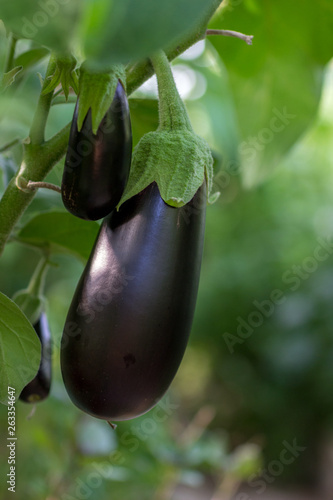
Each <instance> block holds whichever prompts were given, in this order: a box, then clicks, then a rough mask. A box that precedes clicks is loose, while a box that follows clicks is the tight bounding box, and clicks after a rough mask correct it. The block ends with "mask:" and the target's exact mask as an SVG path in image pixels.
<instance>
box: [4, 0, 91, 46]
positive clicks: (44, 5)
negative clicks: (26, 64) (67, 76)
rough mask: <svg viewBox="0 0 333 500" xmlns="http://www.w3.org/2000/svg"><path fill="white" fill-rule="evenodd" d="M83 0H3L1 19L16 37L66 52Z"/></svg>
mask: <svg viewBox="0 0 333 500" xmlns="http://www.w3.org/2000/svg"><path fill="white" fill-rule="evenodd" d="M81 10H82V0H68V1H66V2H65V1H61V2H60V1H57V0H43V1H40V0H29V1H28V2H27V1H26V0H11V1H9V2H2V4H1V19H2V20H3V21H4V23H5V26H6V27H7V28H8V29H10V30H11V31H12V32H13V33H14V34H15V35H16V36H17V37H18V38H28V39H30V40H34V41H35V42H38V43H40V44H41V45H46V46H47V47H50V48H52V49H54V50H56V51H58V52H62V51H64V52H66V51H67V50H68V48H69V47H70V45H71V44H72V41H73V39H74V37H75V32H76V27H77V26H78V23H79V20H80V16H81Z"/></svg>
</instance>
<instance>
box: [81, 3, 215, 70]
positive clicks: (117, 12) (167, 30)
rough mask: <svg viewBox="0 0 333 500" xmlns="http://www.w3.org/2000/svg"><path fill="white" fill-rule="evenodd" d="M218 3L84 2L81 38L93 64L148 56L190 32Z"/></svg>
mask: <svg viewBox="0 0 333 500" xmlns="http://www.w3.org/2000/svg"><path fill="white" fill-rule="evenodd" d="M217 3H218V2H217V1H216V0H205V1H203V0H168V1H167V2H166V1H164V2H161V1H152V0H113V1H112V2H110V0H99V1H96V2H94V3H91V2H90V1H89V0H85V9H84V18H83V21H82V23H81V38H82V40H84V49H85V53H86V56H87V57H88V58H89V59H90V61H91V64H94V65H102V66H104V65H108V64H110V63H113V62H122V63H127V62H129V61H130V60H133V59H137V58H141V57H146V56H149V55H150V54H151V53H152V52H155V51H156V50H158V49H160V48H162V47H165V46H167V45H168V44H170V43H171V42H172V41H173V40H175V39H177V38H179V37H180V36H181V35H182V34H184V32H185V33H186V32H191V30H193V28H195V27H196V25H198V24H199V25H200V21H201V19H202V18H203V16H204V15H205V14H206V12H208V11H210V9H211V7H212V6H214V5H217Z"/></svg>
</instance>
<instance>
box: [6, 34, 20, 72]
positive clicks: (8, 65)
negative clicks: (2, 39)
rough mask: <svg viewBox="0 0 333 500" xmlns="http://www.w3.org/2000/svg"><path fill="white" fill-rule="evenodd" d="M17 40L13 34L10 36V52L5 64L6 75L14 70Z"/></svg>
mask: <svg viewBox="0 0 333 500" xmlns="http://www.w3.org/2000/svg"><path fill="white" fill-rule="evenodd" d="M16 43H17V38H16V37H15V36H14V35H13V34H12V33H11V34H10V35H9V50H8V53H7V58H6V63H5V71H4V72H5V73H8V71H10V70H11V69H13V65H14V57H15V49H16Z"/></svg>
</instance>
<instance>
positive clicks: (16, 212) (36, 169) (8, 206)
mask: <svg viewBox="0 0 333 500" xmlns="http://www.w3.org/2000/svg"><path fill="white" fill-rule="evenodd" d="M69 130H70V124H68V125H67V126H66V127H65V128H63V129H62V130H61V131H60V132H58V134H56V135H55V136H54V137H53V138H52V139H50V140H49V141H48V142H46V143H44V144H42V145H37V146H36V145H32V144H27V145H25V155H24V157H25V160H24V162H23V164H22V167H21V169H20V171H19V173H18V175H17V177H14V178H13V179H12V180H11V181H10V183H9V184H8V186H7V189H6V191H5V193H4V195H3V197H2V199H1V200H0V221H1V222H0V224H1V225H0V255H1V253H2V251H3V249H4V246H5V244H6V241H7V239H8V238H9V236H10V233H11V231H12V230H13V228H14V226H15V225H16V223H17V222H18V220H19V219H20V217H21V215H22V214H23V213H24V211H25V210H26V208H27V207H28V206H29V204H30V203H31V201H32V200H33V198H34V196H35V194H36V192H35V191H31V190H30V191H28V192H26V191H24V190H22V187H19V185H20V183H22V182H24V181H26V183H27V182H28V180H32V181H36V182H38V181H40V180H41V179H44V178H45V177H46V175H47V174H48V173H49V172H50V170H52V168H53V167H54V165H56V164H57V163H58V161H60V160H61V158H62V157H63V155H64V152H65V150H66V144H67V143H68V137H69Z"/></svg>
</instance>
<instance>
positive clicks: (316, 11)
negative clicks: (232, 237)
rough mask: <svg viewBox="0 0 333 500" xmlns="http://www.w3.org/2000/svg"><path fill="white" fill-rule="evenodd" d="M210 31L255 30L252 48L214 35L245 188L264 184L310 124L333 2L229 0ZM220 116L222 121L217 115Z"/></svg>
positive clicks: (332, 51)
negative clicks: (226, 80) (228, 91)
mask: <svg viewBox="0 0 333 500" xmlns="http://www.w3.org/2000/svg"><path fill="white" fill-rule="evenodd" d="M210 27H211V28H225V27H227V28H232V29H234V30H237V31H241V32H243V33H246V34H248V35H254V40H253V45H252V46H248V45H246V44H245V42H243V41H241V40H236V39H233V38H226V37H216V36H215V37H211V38H210V40H211V42H212V43H213V45H214V46H215V48H216V49H217V51H218V52H219V54H220V56H221V58H222V60H223V62H224V63H225V65H226V68H227V70H228V72H229V79H230V87H231V89H232V94H233V98H234V103H235V108H236V113H237V121H238V127H239V134H240V144H239V157H240V164H241V168H242V174H243V180H244V183H245V185H246V186H253V185H255V184H256V183H258V182H261V181H262V180H264V179H265V178H266V176H267V175H268V174H269V173H270V172H271V171H272V169H273V167H274V166H276V165H278V164H279V162H281V159H282V158H283V156H284V155H285V154H286V153H287V152H288V151H289V150H290V149H291V147H292V146H293V145H294V144H295V143H296V142H297V140H298V139H299V138H300V137H301V136H302V134H303V133H304V132H305V131H306V129H307V128H308V127H309V125H310V124H311V123H312V122H313V120H314V118H315V116H316V113H317V110H318V104H319V99H320V95H321V87H322V79H323V72H324V65H325V64H326V63H327V61H328V60H329V59H330V57H332V55H333V39H332V36H331V33H332V32H333V5H332V4H331V3H330V2H328V1H325V0H324V1H323V2H320V3H316V2H313V1H312V0H304V2H302V6H301V7H300V5H298V4H297V3H295V2H290V1H289V0H272V1H270V2H266V1H265V0H253V1H251V2H245V1H244V2H241V3H237V5H233V3H232V2H230V3H229V4H226V8H224V9H222V10H221V12H220V14H219V16H217V17H216V18H215V19H214V20H213V22H212V23H211V26H210ZM222 119H223V118H222Z"/></svg>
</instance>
